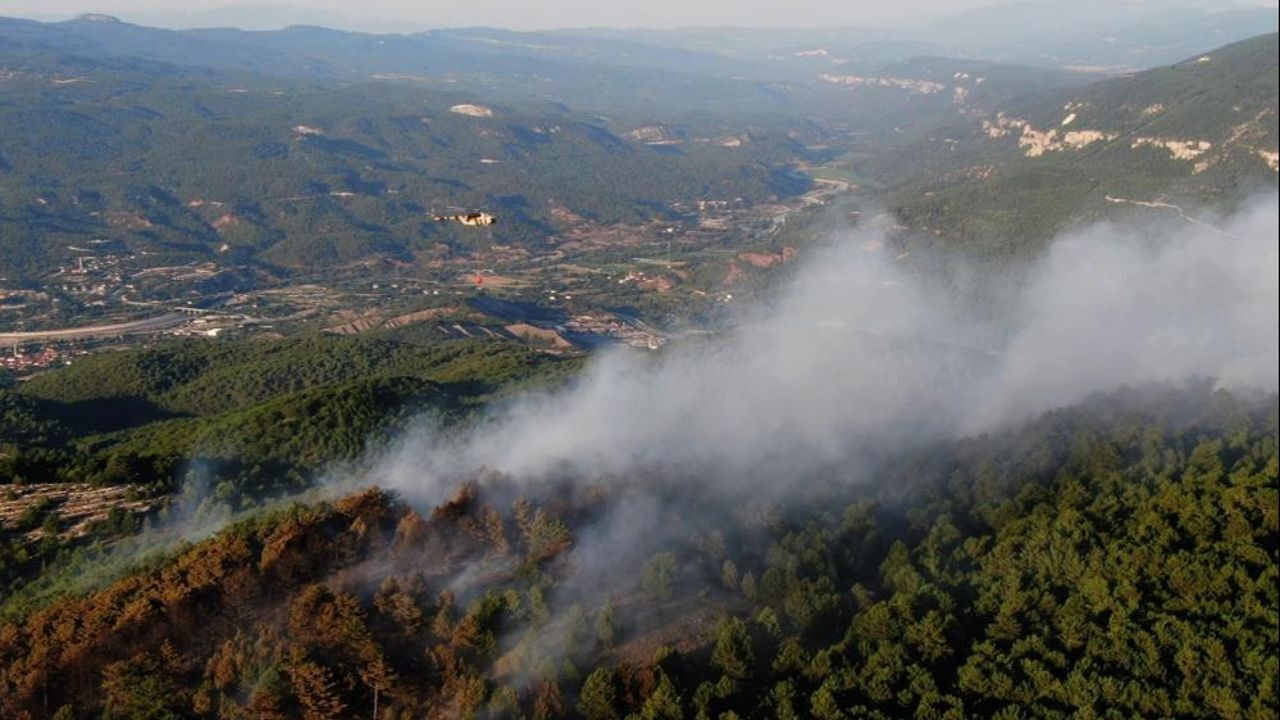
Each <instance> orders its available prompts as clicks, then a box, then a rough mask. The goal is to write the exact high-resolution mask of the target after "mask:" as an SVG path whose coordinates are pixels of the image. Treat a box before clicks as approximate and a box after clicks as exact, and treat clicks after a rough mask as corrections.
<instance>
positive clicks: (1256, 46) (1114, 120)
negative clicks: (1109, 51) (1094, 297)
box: [883, 34, 1278, 239]
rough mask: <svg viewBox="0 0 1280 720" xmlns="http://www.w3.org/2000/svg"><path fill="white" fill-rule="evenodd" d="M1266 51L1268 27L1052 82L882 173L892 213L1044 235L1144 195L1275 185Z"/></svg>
mask: <svg viewBox="0 0 1280 720" xmlns="http://www.w3.org/2000/svg"><path fill="white" fill-rule="evenodd" d="M1276 57H1277V35H1276V34H1270V35H1264V36H1260V37H1256V38H1252V39H1250V40H1245V41H1242V42H1239V43H1234V44H1231V45H1228V46H1225V47H1221V48H1218V49H1216V50H1210V51H1207V52H1204V53H1200V54H1197V55H1196V56H1194V57H1190V58H1187V59H1186V60H1184V61H1182V62H1179V63H1176V64H1174V65H1171V66H1168V67H1162V68H1156V69H1152V70H1148V71H1144V72H1140V73H1134V74H1131V75H1126V76H1121V77H1116V78H1111V79H1108V80H1103V81H1101V82H1097V83H1093V84H1090V85H1086V86H1084V87H1081V88H1077V89H1071V90H1067V91H1059V92H1051V93H1048V94H1047V95H1046V96H1045V97H1044V98H1042V99H1038V100H1035V101H1032V102H1029V103H1026V104H1024V105H1022V106H1010V107H1008V108H1007V109H1006V110H1003V111H998V112H996V113H994V114H989V115H986V116H982V117H980V118H975V121H974V122H973V123H972V124H970V125H968V126H967V127H963V128H962V127H954V128H952V130H951V132H952V135H951V136H950V137H949V138H947V139H946V141H945V142H939V141H938V138H934V139H933V140H926V141H921V142H919V143H917V144H916V145H914V146H913V147H912V148H911V149H910V150H909V151H907V152H906V153H903V154H904V155H908V156H911V157H912V158H913V162H914V164H913V165H911V166H910V167H908V168H904V167H893V166H892V158H885V161H886V164H885V166H884V167H883V169H884V171H885V172H886V173H887V174H888V175H889V177H890V178H894V179H891V180H890V182H891V183H896V185H895V188H894V197H895V198H896V199H897V207H898V210H899V213H900V215H901V216H902V217H904V218H905V219H906V220H907V221H908V222H909V223H910V224H912V225H915V226H919V227H927V228H929V229H930V230H932V231H934V232H936V233H938V234H941V235H943V236H949V237H957V238H960V237H963V238H971V239H972V238H979V237H983V236H999V237H1009V236H1011V235H1012V236H1022V237H1026V238H1035V237H1044V236H1045V235H1047V234H1052V233H1053V232H1056V230H1057V229H1059V228H1061V227H1062V226H1063V225H1064V224H1065V223H1067V222H1068V221H1069V220H1070V219H1072V218H1075V219H1076V220H1081V219H1087V218H1090V217H1098V216H1102V215H1107V214H1109V211H1111V210H1116V209H1131V208H1133V207H1141V206H1142V205H1143V204H1144V203H1145V204H1148V205H1149V204H1151V203H1156V204H1173V205H1176V204H1180V203H1185V204H1186V205H1187V206H1188V207H1192V206H1202V205H1209V206H1219V207H1223V206H1226V207H1229V206H1230V205H1231V204H1232V203H1233V202H1236V201H1238V200H1239V199H1241V198H1243V197H1246V196H1248V195H1249V194H1250V193H1252V192H1257V191H1263V190H1267V189H1272V190H1274V189H1275V187H1276V170H1277V84H1278V74H1277V60H1276ZM895 179H896V180H895ZM1015 208H1016V209H1017V212H1016V213H1012V212H1011V211H1012V210H1013V209H1015ZM1010 223H1012V224H1010Z"/></svg>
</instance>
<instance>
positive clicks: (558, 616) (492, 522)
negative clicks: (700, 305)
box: [0, 386, 1280, 720]
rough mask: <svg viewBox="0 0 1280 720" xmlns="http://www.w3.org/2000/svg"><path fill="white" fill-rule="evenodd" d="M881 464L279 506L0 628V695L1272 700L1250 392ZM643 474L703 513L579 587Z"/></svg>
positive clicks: (597, 717) (357, 708) (569, 707)
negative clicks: (716, 493)
mask: <svg viewBox="0 0 1280 720" xmlns="http://www.w3.org/2000/svg"><path fill="white" fill-rule="evenodd" d="M875 474H876V481H875V482H874V483H872V484H870V485H858V486H844V485H839V484H837V485H836V486H835V487H833V488H827V489H819V490H818V491H817V495H812V494H811V495H810V496H808V497H803V498H802V497H799V496H797V497H796V498H794V499H785V498H784V499H780V500H778V501H776V502H773V503H769V504H767V505H764V506H761V505H760V504H759V503H744V504H742V505H740V506H730V507H725V506H723V505H721V506H719V512H715V511H713V510H714V508H716V507H717V506H716V505H715V504H714V503H711V501H710V499H709V497H708V496H706V495H703V494H700V493H699V492H698V491H697V488H696V487H693V486H690V484H689V483H687V482H683V481H682V479H680V478H668V479H660V478H659V479H654V478H636V479H635V481H634V482H633V483H630V484H629V489H628V490H626V491H619V490H611V489H610V488H611V487H612V486H610V485H608V484H600V485H596V486H593V487H594V489H592V490H590V491H587V490H588V488H583V487H581V486H565V485H553V486H551V487H542V486H538V487H530V486H523V487H520V488H517V487H516V486H513V485H512V484H510V483H509V482H508V481H507V480H505V479H504V478H501V477H497V476H494V477H481V478H477V479H476V481H475V482H474V483H468V484H465V485H464V486H463V488H462V489H461V490H460V491H459V492H458V494H457V495H455V496H454V497H453V498H452V499H450V500H449V501H448V502H446V503H443V504H441V505H440V506H438V507H437V508H435V510H434V511H432V512H430V513H424V514H420V513H418V512H416V511H414V510H413V509H411V508H410V507H408V506H407V505H406V504H404V503H402V502H401V501H399V500H397V499H396V498H394V497H393V496H390V495H388V494H386V493H383V492H380V491H376V490H372V491H368V492H365V493H362V494H359V495H356V496H353V497H351V498H348V499H345V500H343V501H341V502H339V503H335V504H332V505H328V504H322V505H317V506H312V507H303V506H297V507H293V508H291V509H288V510H284V511H280V512H277V513H276V514H274V515H271V516H266V517H262V518H259V519H257V520H253V521H247V522H244V523H241V524H239V525H236V526H233V527H231V528H229V529H227V530H225V531H223V532H222V533H221V534H219V535H217V536H215V537H214V538H212V539H210V540H207V541H204V542H202V543H200V544H198V545H195V546H193V547H191V548H189V549H186V550H183V551H181V552H178V553H177V554H175V555H173V556H172V557H171V558H170V559H169V560H166V561H163V562H161V563H159V564H158V565H156V566H153V567H151V568H149V569H148V568H143V569H141V570H139V571H138V572H136V573H135V574H133V575H132V576H130V577H128V578H127V579H125V580H122V581H120V582H117V583H116V584H114V585H112V586H110V587H108V588H106V589H105V590H102V591H100V592H96V593H91V594H88V595H83V596H71V597H66V598H64V599H62V600H60V601H58V602H55V603H54V604H52V605H50V606H49V607H47V608H45V609H41V610H35V611H32V612H30V614H28V615H27V616H26V617H25V618H23V620H22V622H14V623H13V624H10V625H6V626H3V627H0V668H4V670H3V672H2V673H0V697H3V698H4V702H5V705H4V712H5V713H9V714H13V715H17V714H20V713H24V712H26V713H31V714H32V715H33V716H36V717H51V716H57V717H63V718H71V717H93V716H97V715H103V716H106V717H113V718H144V717H146V718H156V717H174V718H181V717H209V718H212V717H219V718H234V717H246V718H247V717H297V716H301V717H307V718H338V717H352V716H374V715H375V714H376V717H379V718H409V717H423V716H451V717H486V718H504V717H510V718H517V717H523V718H559V717H569V718H586V719H588V720H604V719H607V718H645V719H656V718H717V719H731V718H818V719H821V720H829V719H834V718H857V717H877V718H896V717H905V716H911V717H920V718H962V717H1001V718H1014V717H1064V718H1065V717H1117V718H1120V717H1135V716H1141V717H1147V716H1161V717H1210V716H1218V717H1242V718H1244V717H1251V718H1269V717H1274V716H1275V713H1276V711H1277V708H1278V707H1280V701H1278V699H1277V688H1276V680H1275V678H1276V676H1277V671H1278V670H1280V658H1278V657H1277V647H1278V645H1280V618H1277V607H1278V605H1280V597H1278V594H1277V593H1278V590H1277V575H1278V568H1280V510H1278V509H1277V508H1280V483H1278V480H1277V402H1276V399H1275V398H1274V396H1273V397H1270V398H1266V399H1265V400H1263V401H1262V402H1260V403H1254V402H1244V401H1241V400H1238V399H1236V398H1233V397H1231V396H1229V395H1226V394H1225V393H1221V392H1214V391H1213V390H1212V389H1211V388H1209V387H1207V386H1196V387H1192V388H1184V389H1178V390H1165V391H1159V392H1154V393H1122V394H1119V395H1116V396H1111V397H1107V398H1100V399H1097V400H1095V401H1091V402H1090V403H1088V404H1086V405H1084V406H1081V407H1078V408H1073V409H1070V410H1064V411H1060V412H1057V413H1053V414H1051V415H1048V416H1046V417H1044V418H1041V419H1040V420H1038V421H1036V422H1035V423H1033V424H1031V425H1030V426H1028V427H1027V428H1025V429H1022V430H1019V431H1017V432H1010V433H1004V434H999V435H992V436H986V437H980V438H973V439H969V440H963V441H957V442H952V443H947V444H944V445H941V446H935V447H931V448H927V449H921V450H917V451H913V452H910V453H908V454H906V455H904V456H901V457H897V458H895V459H893V460H892V461H890V462H888V463H886V464H885V465H883V466H882V467H880V469H879V470H877V472H876V473H875ZM655 482H656V483H658V484H659V486H660V485H661V484H662V483H664V482H665V483H669V486H670V487H671V488H679V489H680V490H682V491H683V494H678V496H679V499H680V500H682V503H683V504H682V505H681V506H682V507H685V508H686V509H691V508H693V507H694V506H697V507H698V508H699V510H700V512H697V513H693V512H688V513H686V514H685V515H684V516H683V518H685V519H682V517H680V516H675V515H672V516H671V517H670V518H669V519H668V520H667V521H666V522H665V523H664V525H666V526H667V530H668V531H667V532H665V533H664V539H662V540H661V541H659V542H658V543H657V544H656V545H654V546H653V547H651V548H648V550H650V551H652V553H651V554H650V555H649V556H648V559H647V560H645V559H644V558H643V557H641V558H640V559H639V560H637V561H635V562H628V561H620V562H619V563H617V564H615V567H614V568H613V572H612V573H611V577H609V578H604V579H595V578H593V580H596V581H597V582H602V583H603V584H604V588H605V589H604V590H603V591H601V592H595V593H589V592H583V590H582V587H583V583H582V582H581V581H582V578H580V577H577V576H576V575H575V572H574V569H575V567H578V566H579V565H580V564H581V563H582V562H583V561H584V559H585V558H587V557H589V556H590V555H591V554H592V553H595V552H605V553H607V552H608V550H609V549H608V548H607V547H605V548H600V547H595V546H592V545H588V544H587V543H600V542H606V541H604V540H601V539H600V533H599V529H598V527H597V528H594V529H593V523H594V522H596V521H597V520H599V519H600V518H601V517H602V516H604V515H605V514H606V513H607V512H608V510H609V509H610V508H611V507H616V503H620V502H625V501H626V498H627V497H629V496H631V495H633V494H634V493H635V492H636V488H637V487H649V488H650V491H651V492H654V493H657V494H659V495H661V494H662V493H663V492H666V491H665V490H660V489H658V488H657V486H653V483H655ZM859 488H861V489H859ZM731 505H732V504H731ZM625 555H626V553H622V556H625ZM588 584H590V583H588Z"/></svg>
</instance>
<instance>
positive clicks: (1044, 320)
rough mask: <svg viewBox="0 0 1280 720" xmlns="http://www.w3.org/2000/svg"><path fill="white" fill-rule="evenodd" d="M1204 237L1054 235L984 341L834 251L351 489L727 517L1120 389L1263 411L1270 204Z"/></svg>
mask: <svg viewBox="0 0 1280 720" xmlns="http://www.w3.org/2000/svg"><path fill="white" fill-rule="evenodd" d="M1219 225H1220V227H1219V228H1218V229H1214V228H1211V227H1208V226H1196V225H1183V226H1179V227H1177V228H1176V229H1174V230H1173V231H1171V232H1164V231H1163V230H1153V229H1152V228H1149V227H1146V228H1144V227H1137V226H1126V225H1123V224H1106V225H1094V226H1090V227H1086V228H1083V229H1080V230H1078V231H1076V232H1073V233H1070V234H1068V235H1066V236H1064V237H1062V238H1060V239H1059V240H1058V241H1057V242H1056V243H1054V245H1053V246H1052V248H1051V250H1050V252H1049V253H1048V254H1047V256H1046V257H1045V258H1044V259H1043V260H1042V261H1041V262H1040V264H1039V266H1038V268H1036V270H1035V272H1033V273H1032V276H1031V278H1032V279H1031V280H1030V281H1029V282H1026V283H1024V284H1022V285H1021V286H1020V289H1019V290H1017V291H1014V296H1013V297H1012V298H1011V299H1008V298H1006V300H1010V302H1009V307H1011V308H1013V310H1012V311H1010V312H1008V313H1007V314H1006V317H1005V319H1004V321H1003V322H1002V323H1001V324H1000V325H999V326H996V325H993V324H992V323H991V322H990V320H989V319H986V318H987V317H988V315H987V314H985V313H981V312H978V311H977V310H975V308H974V307H973V306H972V303H970V302H969V299H968V298H957V297H955V296H954V295H952V294H949V293H948V291H946V290H944V289H943V288H941V287H939V286H938V284H937V283H934V282H931V281H930V280H928V279H926V278H923V277H921V276H920V275H918V274H912V273H910V272H908V271H906V270H904V269H903V267H902V266H901V265H900V264H899V263H898V262H895V261H894V260H893V259H892V258H890V257H886V254H885V253H883V252H867V251H865V250H864V249H863V248H865V247H871V246H874V244H872V243H868V242H866V241H868V240H874V239H876V238H870V237H866V236H865V234H861V235H860V234H859V233H857V232H850V233H848V234H847V235H845V236H842V237H838V238H836V239H835V240H834V241H833V242H832V243H831V246H830V247H829V248H828V249H826V250H824V251H822V252H820V253H818V254H815V255H814V256H813V257H812V258H811V259H810V260H809V261H808V262H807V264H806V265H805V266H804V267H803V268H802V269H801V270H800V271H799V272H797V274H796V276H795V278H794V282H793V283H792V284H791V285H790V286H789V287H787V288H786V289H785V290H784V291H783V292H782V293H781V295H780V296H779V297H778V298H777V300H776V301H775V302H774V303H771V304H770V305H769V306H768V308H767V309H757V310H754V311H752V312H751V313H750V315H749V316H748V317H745V318H744V320H743V322H742V323H741V324H740V325H739V326H738V327H737V328H736V329H735V330H733V331H732V332H730V333H728V335H727V337H722V338H716V339H713V340H709V341H706V342H686V343H682V344H681V346H679V347H676V348H675V349H674V350H671V351H669V352H666V353H664V354H663V355H661V356H659V357H650V356H644V355H640V354H637V353H634V352H627V351H620V352H615V353H611V354H606V355H604V356H603V357H600V358H599V359H598V360H597V361H596V362H595V363H594V364H593V365H592V366H591V367H590V368H589V369H588V371H587V372H586V373H585V376H584V377H583V378H582V379H581V380H580V381H579V382H577V383H575V384H574V385H573V386H572V387H571V388H569V389H567V390H565V391H563V392H558V393H553V394H546V395H539V396H534V397H527V398H524V399H522V400H520V401H518V402H515V403H513V404H509V405H507V406H505V407H503V408H501V409H499V410H497V411H495V412H493V413H491V414H490V415H489V416H488V417H487V418H486V419H485V420H484V421H483V422H482V423H480V424H479V425H478V426H476V427H473V428H470V429H469V430H467V431H466V432H464V433H463V434H461V435H452V436H446V435H442V434H439V433H435V432H431V431H423V432H421V433H418V434H414V435H411V436H410V437H408V438H407V439H406V441H405V442H404V444H403V446H402V447H401V448H400V449H399V450H398V451H397V452H395V453H393V454H392V455H391V456H389V457H388V459H387V460H386V462H384V463H383V464H382V466H381V467H380V468H379V470H378V471H377V472H376V473H375V474H374V476H373V477H372V478H370V479H371V480H372V481H374V482H377V483H379V484H383V485H387V486H390V487H394V488H396V489H398V490H401V491H402V492H404V493H405V494H406V495H407V496H408V497H409V498H415V497H416V498H420V499H423V500H428V501H438V500H439V499H440V495H441V493H444V492H447V491H448V490H449V489H450V488H452V487H453V485H454V483H455V482H456V481H457V479H458V478H459V477H463V476H466V475H468V474H470V473H472V472H474V471H475V470H476V469H478V468H487V469H489V470H494V471H497V472H499V473H502V474H504V475H506V476H508V477H510V478H512V479H514V480H516V481H517V482H519V481H523V480H537V479H546V478H549V477H552V476H558V477H566V476H579V477H589V478H593V479H599V478H608V477H619V478H626V479H627V482H635V479H636V477H637V473H643V472H645V471H659V472H663V473H669V472H670V471H672V470H678V471H679V472H678V473H676V474H678V475H680V476H681V477H682V478H684V479H683V480H682V481H681V482H683V483H685V484H688V483H701V484H702V485H704V486H706V487H711V488H719V489H722V490H724V491H726V492H727V493H729V494H730V496H732V497H738V496H739V494H740V493H743V492H761V491H764V490H766V489H771V490H772V491H774V492H787V491H789V489H790V488H789V487H788V483H787V482H782V481H780V478H784V477H785V478H790V479H793V480H794V481H795V482H799V481H801V480H802V479H803V478H805V477H806V475H807V474H809V473H811V472H815V471H819V470H821V469H823V468H829V467H831V466H834V465H840V464H842V463H847V462H849V461H852V460H856V459H858V458H860V457H862V456H863V455H865V454H867V453H872V454H874V453H883V452H885V451H886V450H887V449H888V448H891V447H901V446H902V443H921V442H929V441H932V440H936V439H941V438H944V437H948V436H954V435H958V434H967V433H972V432H981V431H985V430H991V429H997V428H999V427H1001V426H1004V425H1008V424H1011V423H1015V422H1019V421H1021V420H1024V419H1026V418H1027V417H1029V416H1031V415H1032V414H1035V413H1039V412H1043V411H1047V410H1050V409H1053V408H1055V407H1059V406H1062V405H1065V404H1069V403H1072V402H1076V401H1079V400H1081V399H1083V398H1085V397H1086V396H1087V395H1089V394H1090V393H1093V392H1103V391H1108V390H1112V389H1114V388H1117V387H1119V386H1122V385H1134V384H1142V383H1147V382H1157V381H1172V382H1182V381H1184V380H1187V379H1189V378H1191V377H1204V378H1211V379H1214V380H1216V381H1217V382H1218V383H1220V384H1221V385H1222V386H1225V387H1228V388H1247V389H1255V390H1265V391H1274V390H1275V389H1276V387H1277V366H1278V365H1280V351H1278V350H1277V347H1278V345H1280V340H1278V338H1277V326H1278V325H1280V311H1278V310H1277V305H1278V302H1277V297H1278V296H1280V281H1278V279H1277V272H1278V271H1277V267H1278V266H1280V262H1278V257H1277V241H1276V237H1277V199H1276V196H1274V195H1272V196H1270V197H1266V198H1261V199H1258V200H1256V201H1254V202H1252V203H1250V204H1249V205H1248V206H1247V207H1245V208H1244V209H1242V210H1241V211H1240V212H1238V213H1237V214H1236V215H1234V216H1232V217H1230V218H1227V219H1225V220H1223V221H1222V222H1221V223H1220V224H1219ZM783 473H785V474H783ZM849 474H850V475H853V474H854V473H853V472H852V471H851V472H850V473H849ZM704 489H705V488H704Z"/></svg>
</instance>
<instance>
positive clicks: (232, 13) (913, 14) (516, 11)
mask: <svg viewBox="0 0 1280 720" xmlns="http://www.w3.org/2000/svg"><path fill="white" fill-rule="evenodd" d="M1129 1H1130V2H1136V3H1142V4H1145V5H1148V6H1159V5H1160V4H1161V3H1162V2H1171V1H1172V0H1129ZM1198 1H1199V2H1202V3H1203V4H1205V5H1215V6H1227V5H1229V4H1245V3H1247V4H1265V5H1274V4H1275V0H1252V1H1250V0H1244V3H1231V2H1230V0H1198ZM995 2H997V0H874V1H871V2H867V1H866V0H861V1H859V0H696V1H694V2H690V0H645V1H644V2H625V3H624V2H607V1H606V2H601V0H550V1H543V2H539V1H537V0H534V1H533V2H530V1H529V0H466V1H465V2H458V1H457V0H426V1H425V2H424V1H423V0H360V2H354V1H353V0H293V1H290V0H281V1H273V0H265V2H255V1H254V0H246V1H245V2H236V1H235V0H176V1H175V0H0V14H4V15H22V16H27V17H35V18H37V19H45V20H49V19H61V18H64V17H68V16H72V15H77V14H81V13H86V12H102V13H109V14H113V15H118V16H120V17H123V18H125V19H128V20H133V21H136V22H140V23H144V24H163V25H169V26H184V25H186V26H189V25H193V24H194V25H199V24H207V23H209V22H216V23H226V24H235V25H239V26H242V27H243V26H250V27H251V26H255V25H257V26H276V25H279V24H290V23H294V22H304V21H309V22H312V23H314V24H317V25H330V26H345V27H349V28H352V29H363V30H386V31H392V30H396V29H403V30H410V31H411V30H418V29H422V28H425V27H454V26H465V25H488V26H496V27H508V28H518V29H534V28H554V27H582V26H623V27H674V26H690V25H703V26H705V25H721V26H724V25H734V26H772V27H815V26H822V25H843V26H848V25H885V24H892V23H897V22H902V21H908V20H915V19H921V18H933V17H938V16H942V15H946V14H948V13H952V12H958V11H962V10H966V9H970V8H974V7H978V6H982V5H990V4H993V3H995ZM228 6H239V7H236V8H235V9H234V10H228V11H226V12H215V11H218V10H220V9H226V8H227V7H228ZM396 21H400V22H401V23H403V25H398V24H397V22H396Z"/></svg>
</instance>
